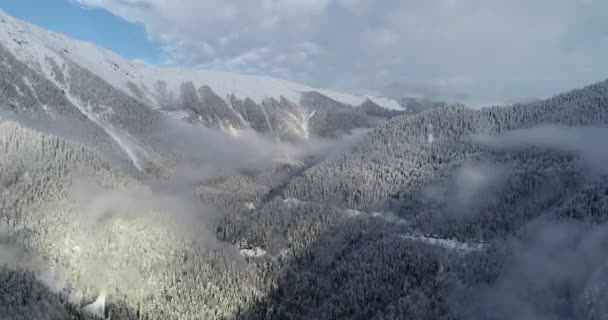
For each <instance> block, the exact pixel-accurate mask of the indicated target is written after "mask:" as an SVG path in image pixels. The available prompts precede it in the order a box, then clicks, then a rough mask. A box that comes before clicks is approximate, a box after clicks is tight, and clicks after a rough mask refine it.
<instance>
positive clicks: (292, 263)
mask: <svg viewBox="0 0 608 320" xmlns="http://www.w3.org/2000/svg"><path fill="white" fill-rule="evenodd" d="M43 36H44V37H43ZM47 36H48V39H47V38H46V37H47ZM49 39H50V40H49ZM47 40H48V41H47ZM75 49H78V50H80V51H78V52H73V50H75ZM87 50H89V51H87ZM81 51H82V52H81ZM70 52H71V53H72V55H70ZM76 53H78V54H80V53H83V54H84V53H87V54H90V56H86V57H84V58H83V57H82V56H78V55H76ZM100 56H101V57H103V58H104V59H105V60H104V61H103V62H99V61H98V60H97V59H98V58H99V57H100ZM97 64H99V65H100V66H97ZM92 66H95V68H94V67H92ZM140 71H141V70H138V69H137V68H136V67H134V66H130V65H129V64H128V63H127V62H125V61H123V60H122V59H121V58H119V57H117V56H115V55H113V54H111V53H109V52H106V51H103V50H102V49H98V48H93V49H91V47H90V46H88V45H85V44H82V43H78V42H73V41H72V40H69V39H67V38H65V37H63V36H59V35H55V34H52V33H44V31H41V30H39V29H35V27H33V26H29V25H25V24H23V23H20V22H16V21H15V20H14V19H12V18H9V17H6V16H5V15H4V14H2V13H0V73H1V74H2V76H1V77H0V320H4V319H7V320H8V319H11V320H12V319H24V320H25V319H28V320H29V319H53V320H54V319H113V320H117V319H147V320H151V319H159V320H161V319H162V320H167V319H179V320H181V319H223V320H256V319H302V320H305V319H357V320H368V319H373V320H380V319H383V320H384V319H386V320H388V319H429V320H430V319H433V320H434V319H446V320H447V319H484V320H485V319H564V320H565V319H585V320H587V319H588V320H599V319H608V307H607V306H606V303H605V302H606V301H608V269H607V268H608V264H607V263H608V261H607V260H606V258H605V257H606V254H605V252H607V250H608V225H607V221H608V167H607V165H606V164H607V163H608V151H606V150H608V149H607V148H606V138H608V81H605V82H601V83H597V84H594V85H591V86H588V87H585V88H583V89H578V90H574V91H571V92H568V93H564V94H561V95H558V96H555V97H553V98H550V99H548V100H544V101H537V102H533V103H529V104H518V105H513V106H503V107H499V106H496V107H490V108H484V109H480V110H474V109H470V108H467V107H465V106H462V105H446V104H444V103H440V102H433V101H424V100H420V101H419V100H413V99H406V98H404V99H402V100H401V103H400V107H396V106H394V105H393V107H394V108H389V107H387V106H391V105H392V104H391V102H395V100H391V99H379V98H373V97H368V98H365V99H361V98H360V97H353V96H347V95H342V94H337V93H333V92H329V91H323V90H319V91H315V90H300V89H310V88H307V87H302V86H299V85H296V84H293V83H289V82H285V81H280V80H277V79H267V78H263V77H247V76H242V77H239V76H235V75H231V76H229V77H228V76H226V74H223V73H206V72H204V71H201V72H198V71H192V72H185V71H184V72H183V73H182V72H181V71H180V70H177V71H176V70H172V71H171V70H162V71H159V70H156V69H148V70H147V71H146V72H143V71H141V73H140ZM117 74H119V75H120V77H118V76H117ZM162 75H165V76H166V75H172V77H169V78H170V79H169V80H171V81H165V82H163V81H162V77H161V76H162ZM210 75H218V76H219V75H221V76H226V77H228V78H226V79H231V80H232V79H237V80H241V81H243V82H244V83H247V84H250V85H252V84H255V85H258V84H259V83H258V82H260V83H263V84H265V85H273V86H274V87H272V88H268V87H265V86H261V85H260V86H253V87H240V89H241V91H239V90H238V88H236V87H237V86H236V85H234V87H235V88H236V89H234V90H231V89H230V88H229V87H231V85H230V84H225V83H224V84H222V85H219V83H220V82H221V81H219V80H218V82H215V83H214V84H215V87H213V86H212V85H210V84H209V85H208V84H205V83H204V82H205V81H208V80H209V77H211V76H210ZM116 77H118V78H116ZM123 77H126V78H128V79H131V80H133V82H129V84H125V83H123V82H124V81H122V80H124V79H125V78H123ZM148 77H149V78H148ZM197 77H198V78H197ZM211 80H214V81H215V80H216V79H211ZM228 82H230V81H228ZM235 82H236V81H235ZM146 84H147V85H146ZM122 85H125V86H126V89H125V88H123V87H121V86H122ZM153 87H154V88H153ZM218 88H219V89H218ZM252 88H253V89H252ZM276 88H279V89H281V90H284V91H281V92H284V93H285V94H284V95H285V96H288V97H285V96H284V95H283V94H281V93H280V92H279V93H277V92H274V91H273V90H274V89H276ZM254 89H255V90H254ZM271 89H272V90H271ZM232 91H234V92H232ZM231 92H232V93H231ZM235 92H236V93H235ZM245 93H246V94H245ZM267 93H268V94H269V95H267ZM250 96H251V97H250ZM294 97H297V98H298V100H299V101H293V100H294ZM353 101H354V102H357V103H354V102H353Z"/></svg>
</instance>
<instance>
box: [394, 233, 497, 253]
mask: <svg viewBox="0 0 608 320" xmlns="http://www.w3.org/2000/svg"><path fill="white" fill-rule="evenodd" d="M401 237H402V238H403V239H407V240H413V241H420V242H424V243H428V244H430V245H434V246H439V247H443V248H446V249H450V250H458V251H465V252H473V251H482V250H484V249H485V248H486V247H487V246H488V243H486V242H482V241H480V242H460V241H458V240H455V239H445V238H441V237H437V236H430V235H421V234H406V235H403V236H401Z"/></svg>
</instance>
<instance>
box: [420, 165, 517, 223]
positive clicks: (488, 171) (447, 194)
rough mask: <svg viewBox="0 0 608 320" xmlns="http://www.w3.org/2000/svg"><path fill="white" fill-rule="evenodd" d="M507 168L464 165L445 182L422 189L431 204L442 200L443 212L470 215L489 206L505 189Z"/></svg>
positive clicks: (501, 166) (507, 174) (503, 166)
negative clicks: (444, 209) (443, 203)
mask: <svg viewBox="0 0 608 320" xmlns="http://www.w3.org/2000/svg"><path fill="white" fill-rule="evenodd" d="M508 169H509V168H508V166H506V165H504V164H495V163H491V162H467V163H465V164H464V165H462V166H461V167H460V168H458V169H457V170H456V171H455V172H454V174H453V175H452V176H451V178H450V179H449V180H447V182H445V183H441V184H438V185H432V186H429V187H427V188H425V189H424V192H423V195H424V196H425V198H426V199H428V200H432V201H438V202H443V201H445V205H446V213H448V214H450V215H455V216H469V215H473V214H475V213H477V212H479V210H480V209H482V208H483V207H484V206H487V205H489V204H490V203H491V202H492V201H493V200H494V199H495V198H496V197H497V196H499V194H500V191H501V190H502V189H503V187H505V186H506V182H507V179H508V177H509V172H508Z"/></svg>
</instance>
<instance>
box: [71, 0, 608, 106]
mask: <svg viewBox="0 0 608 320" xmlns="http://www.w3.org/2000/svg"><path fill="white" fill-rule="evenodd" d="M72 1H74V2H76V3H78V4H80V5H83V6H86V7H93V8H102V9H105V10H108V11H109V12H111V13H113V14H115V15H117V16H120V17H122V18H124V19H126V20H128V21H130V22H133V23H138V24H141V25H143V26H144V27H145V29H146V30H147V33H148V35H149V37H150V38H151V39H152V40H155V41H157V42H159V43H160V44H161V46H162V47H163V48H164V52H165V54H166V56H167V58H168V60H169V62H172V63H175V64H179V65H188V66H200V67H205V68H211V69H221V70H229V71H237V72H244V73H256V74H265V75H273V76H278V77H283V78H288V79H291V80H296V81H300V82H305V83H308V84H311V85H313V86H321V87H332V88H337V89H343V90H351V91H360V92H363V91H373V92H371V93H376V94H385V95H407V94H409V95H419V96H425V97H427V98H434V99H449V100H452V101H454V100H455V101H458V102H465V103H504V102H512V101H521V100H529V99H531V98H542V97H545V96H548V95H552V94H554V93H557V92H560V91H564V90H566V89H571V88H574V87H579V86H582V85H585V84H588V83H591V82H594V81H599V80H603V78H605V77H606V74H608V72H607V71H608V66H606V64H605V63H603V61H604V56H605V53H606V52H607V51H608V32H607V31H606V30H608V22H606V19H605V17H606V16H607V15H608V2H606V1H603V0H581V1H572V0H555V1H554V0H539V1H526V0H513V1H501V0H489V1H484V0H459V1H455V0H412V1H402V0H386V1H381V2H378V1H373V0H260V1H247V0H180V1H166V0H72Z"/></svg>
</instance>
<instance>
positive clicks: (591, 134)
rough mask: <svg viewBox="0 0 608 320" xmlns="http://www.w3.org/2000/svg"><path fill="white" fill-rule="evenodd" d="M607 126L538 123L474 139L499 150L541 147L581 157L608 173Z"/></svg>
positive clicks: (600, 170)
mask: <svg viewBox="0 0 608 320" xmlns="http://www.w3.org/2000/svg"><path fill="white" fill-rule="evenodd" d="M606 137H608V128H605V127H563V126H556V125H545V126H538V127H534V128H529V129H520V130H514V131H510V132H508V133H506V134H504V135H501V136H475V137H473V140H474V141H476V142H478V143H481V144H485V145H487V146H490V147H493V148H499V149H521V148H526V147H539V148H546V149H550V150H557V151H564V152H569V153H573V154H576V155H578V156H580V157H581V158H582V159H583V160H584V161H585V163H586V164H587V165H588V166H589V167H590V168H591V169H592V170H594V171H596V172H599V173H601V174H608V148H606Z"/></svg>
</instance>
